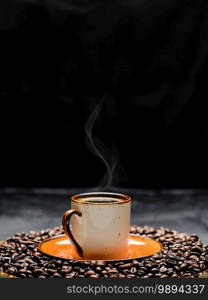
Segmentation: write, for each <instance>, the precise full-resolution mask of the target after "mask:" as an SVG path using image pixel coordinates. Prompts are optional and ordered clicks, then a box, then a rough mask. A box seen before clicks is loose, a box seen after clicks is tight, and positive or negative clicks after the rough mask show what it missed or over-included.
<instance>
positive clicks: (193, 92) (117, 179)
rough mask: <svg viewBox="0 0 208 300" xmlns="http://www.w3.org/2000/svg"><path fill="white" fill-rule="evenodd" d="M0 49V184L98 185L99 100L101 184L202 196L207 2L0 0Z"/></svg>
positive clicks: (207, 127)
mask: <svg viewBox="0 0 208 300" xmlns="http://www.w3.org/2000/svg"><path fill="white" fill-rule="evenodd" d="M0 43H1V47H0V74H1V80H0V97H1V104H0V113H1V117H0V130H1V134H0V136H1V146H0V149H1V150H0V162H1V167H0V172H1V182H0V185H1V186H50V187H54V186H68V187H72V186H76V187H82V186H83V187H84V186H96V185H98V184H99V182H100V180H101V179H102V177H103V175H104V174H105V172H106V167H105V164H104V163H103V161H102V160H101V159H100V158H98V157H97V156H96V155H94V154H93V153H92V151H90V149H89V147H88V146H87V145H88V144H89V143H86V132H85V125H86V122H87V120H89V119H88V118H89V116H90V114H91V112H92V111H93V109H94V108H95V107H96V105H97V103H99V101H100V100H101V99H102V98H103V97H104V100H103V105H102V109H101V111H100V113H99V115H98V116H97V119H96V121H95V124H94V127H93V129H92V130H93V134H94V135H95V136H97V137H99V140H101V141H102V142H103V143H104V144H105V145H106V146H107V147H108V148H110V149H111V150H112V151H113V153H114V156H115V157H116V158H118V159H119V162H120V163H119V168H117V169H116V170H115V174H114V176H113V181H112V185H121V186H128V187H150V188H164V187H207V184H208V183H207V175H206V173H207V170H208V160H207V154H208V124H207V109H206V102H207V95H208V93H207V81H208V77H207V75H208V74H207V72H208V71H207V57H208V56H207V49H208V3H207V1H206V0H197V1H191V0H180V1H179V0H157V1H156V0H154V1H153V0H131V1H130V0H122V1H115V0H112V1H98V0H97V1H86V0H82V1H81V0H80V1H74V0H57V1H55V0H47V1H46V0H45V1H44V0H43V1H35V0H27V1H26V0H25V1H21V0H19V1H18V0H16V1H8V0H7V1H1V2H0ZM93 141H94V140H93ZM104 150H105V149H104ZM107 154H108V153H107ZM102 155H104V156H105V158H106V159H107V160H108V159H109V157H110V159H111V156H108V155H107V156H106V152H105V151H104V152H103V151H102Z"/></svg>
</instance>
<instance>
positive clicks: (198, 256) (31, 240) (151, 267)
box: [0, 226, 208, 278]
mask: <svg viewBox="0 0 208 300" xmlns="http://www.w3.org/2000/svg"><path fill="white" fill-rule="evenodd" d="M131 230H132V232H134V233H135V234H136V233H139V234H141V235H146V236H149V237H152V238H154V239H157V240H159V241H160V242H161V243H162V244H163V247H164V248H163V250H162V251H161V252H160V253H158V254H155V255H153V256H152V257H149V258H144V259H140V260H136V259H134V260H132V261H130V262H122V261H115V262H105V261H82V262H79V261H73V260H62V259H55V258H53V259H52V258H50V257H46V256H44V255H43V254H41V253H40V252H38V250H37V246H38V244H39V242H40V241H41V240H44V239H46V238H49V237H52V236H55V235H60V234H62V233H63V229H62V228H61V227H56V228H54V229H52V230H50V229H47V230H42V231H41V232H39V233H38V232H37V233H35V232H30V233H18V234H16V235H14V236H13V237H11V238H10V239H8V240H7V241H5V242H4V243H3V245H1V246H0V270H2V271H4V272H8V273H9V274H11V275H15V276H18V277H28V278H33V277H39V278H49V277H50V278H52V277H54V278H61V277H65V278H72V277H80V278H82V277H92V278H99V277H104V278H108V277H110V278H116V277H128V278H134V277H143V278H152V277H158V278H159V277H161V278H166V277H172V278H177V277H189V276H195V277H196V276H197V274H199V273H200V272H202V271H204V270H206V269H207V268H208V247H207V246H206V245H204V244H203V243H202V242H201V241H200V240H199V239H198V236H196V235H191V236H188V235H187V234H181V233H177V232H176V231H174V230H171V229H165V228H160V229H158V230H155V229H154V228H152V227H149V226H144V227H136V226H132V227H131Z"/></svg>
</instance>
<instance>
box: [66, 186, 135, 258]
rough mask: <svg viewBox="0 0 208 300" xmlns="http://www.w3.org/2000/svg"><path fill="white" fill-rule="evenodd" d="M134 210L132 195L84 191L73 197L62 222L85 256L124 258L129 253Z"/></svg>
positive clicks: (79, 251) (78, 249)
mask: <svg viewBox="0 0 208 300" xmlns="http://www.w3.org/2000/svg"><path fill="white" fill-rule="evenodd" d="M130 214H131V197H130V196H128V195H123V194H117V193H106V192H100V193H84V194H78V195H75V196H72V197H71V209H70V210H68V211H66V212H65V213H64V215H63V219H62V223H63V228H64V232H65V233H66V235H67V236H68V237H69V239H70V240H71V242H72V244H73V245H74V246H75V248H76V250H77V252H78V253H79V255H80V256H81V257H83V258H84V259H95V260H96V259H101V260H104V259H106V260H107V259H121V258H126V257H128V252H129V243H128V242H129V229H130ZM70 221H71V227H70Z"/></svg>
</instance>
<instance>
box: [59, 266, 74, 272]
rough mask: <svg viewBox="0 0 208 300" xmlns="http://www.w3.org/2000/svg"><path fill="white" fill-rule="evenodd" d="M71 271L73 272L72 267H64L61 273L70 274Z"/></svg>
mask: <svg viewBox="0 0 208 300" xmlns="http://www.w3.org/2000/svg"><path fill="white" fill-rule="evenodd" d="M71 271H72V267H71V266H63V267H62V268H61V270H60V272H62V273H70V272H71Z"/></svg>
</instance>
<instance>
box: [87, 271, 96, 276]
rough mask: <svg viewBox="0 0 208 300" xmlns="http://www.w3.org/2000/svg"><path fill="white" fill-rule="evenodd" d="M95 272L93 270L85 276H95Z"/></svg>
mask: <svg viewBox="0 0 208 300" xmlns="http://www.w3.org/2000/svg"><path fill="white" fill-rule="evenodd" d="M94 274H95V272H94V271H93V270H89V271H87V272H86V273H85V275H87V276H89V275H94Z"/></svg>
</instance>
